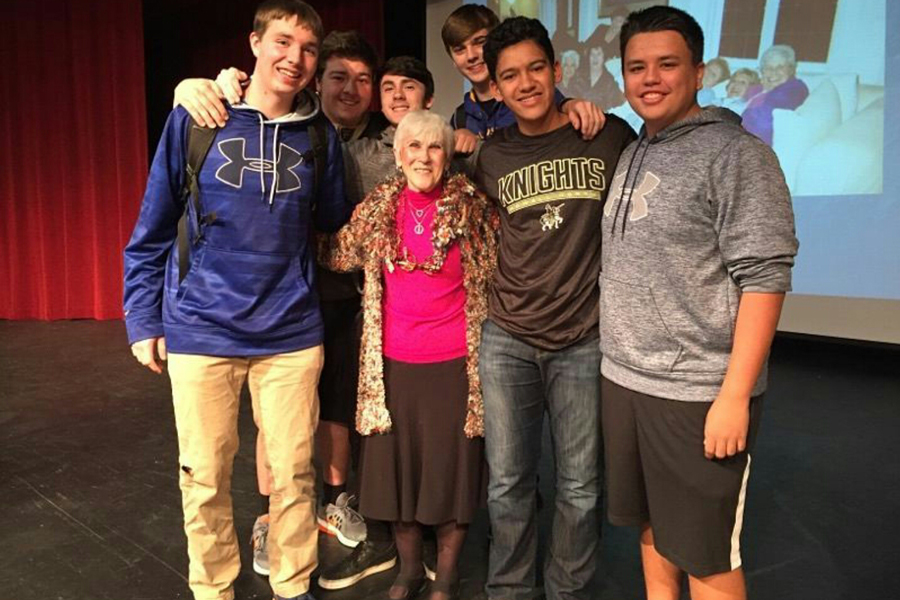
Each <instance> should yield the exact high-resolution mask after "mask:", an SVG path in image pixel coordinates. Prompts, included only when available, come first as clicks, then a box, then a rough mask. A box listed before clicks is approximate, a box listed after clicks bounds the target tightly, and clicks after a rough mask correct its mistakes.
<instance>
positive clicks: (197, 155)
mask: <svg viewBox="0 0 900 600" xmlns="http://www.w3.org/2000/svg"><path fill="white" fill-rule="evenodd" d="M217 132H218V129H215V128H210V127H200V126H199V125H197V123H196V122H195V121H191V129H190V131H189V132H188V141H187V163H186V164H185V176H184V188H182V190H181V194H182V198H184V200H185V206H184V214H182V215H181V219H179V221H178V283H181V282H182V280H184V277H185V275H187V272H188V269H189V268H190V247H191V246H192V245H193V244H194V243H195V242H196V240H193V239H191V237H192V236H191V231H190V229H191V227H190V213H191V211H190V205H192V206H193V207H194V215H195V216H196V219H197V221H196V227H195V230H196V232H197V239H199V237H200V224H201V222H202V219H203V217H202V215H203V210H202V205H201V203H200V185H199V183H198V181H199V177H200V168H201V167H202V166H203V161H204V160H206V155H207V154H209V149H210V148H211V147H212V143H213V140H214V139H215V138H216V133H217ZM189 204H190V205H189ZM213 218H215V217H214V216H213Z"/></svg>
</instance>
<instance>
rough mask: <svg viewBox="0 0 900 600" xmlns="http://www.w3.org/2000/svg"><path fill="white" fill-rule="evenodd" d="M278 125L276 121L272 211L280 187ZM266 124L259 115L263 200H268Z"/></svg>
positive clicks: (273, 140) (273, 150)
mask: <svg viewBox="0 0 900 600" xmlns="http://www.w3.org/2000/svg"><path fill="white" fill-rule="evenodd" d="M278 127H279V124H278V123H275V132H274V133H273V134H272V185H271V187H269V203H268V204H269V211H270V212H271V211H272V205H273V204H274V202H275V189H276V188H277V187H278ZM265 131H266V125H265V121H264V120H263V117H262V115H259V153H260V157H259V162H260V168H259V189H260V192H261V193H262V198H263V202H265V200H266V141H265V139H266V138H265Z"/></svg>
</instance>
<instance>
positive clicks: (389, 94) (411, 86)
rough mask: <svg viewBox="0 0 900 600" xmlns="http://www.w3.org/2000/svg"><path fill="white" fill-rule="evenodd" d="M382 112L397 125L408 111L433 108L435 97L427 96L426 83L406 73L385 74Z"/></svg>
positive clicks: (381, 85) (382, 78)
mask: <svg viewBox="0 0 900 600" xmlns="http://www.w3.org/2000/svg"><path fill="white" fill-rule="evenodd" d="M379 87H380V90H381V112H382V113H383V114H384V116H385V117H386V118H387V120H388V121H389V122H390V123H391V125H397V124H398V123H400V119H402V118H403V117H404V116H406V113H408V112H410V111H413V110H424V109H428V108H431V105H432V103H433V102H434V98H427V99H426V98H425V93H426V90H425V84H424V83H422V82H421V81H418V80H416V79H412V78H411V77H406V76H405V75H391V74H385V75H383V76H382V77H381V84H380V85H379Z"/></svg>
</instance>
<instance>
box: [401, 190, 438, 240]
mask: <svg viewBox="0 0 900 600" xmlns="http://www.w3.org/2000/svg"><path fill="white" fill-rule="evenodd" d="M406 206H407V208H409V213H410V214H411V215H412V218H413V221H414V222H415V224H416V225H415V226H414V227H413V233H415V234H416V235H422V234H423V233H425V225H424V221H425V215H427V214H428V211H429V210H430V209H431V207H432V206H434V202H430V203H429V204H428V206H426V207H424V208H416V207H415V206H413V204H412V202H410V201H409V198H407V199H406Z"/></svg>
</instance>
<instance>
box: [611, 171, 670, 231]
mask: <svg viewBox="0 0 900 600" xmlns="http://www.w3.org/2000/svg"><path fill="white" fill-rule="evenodd" d="M626 175H627V173H619V174H618V175H616V178H615V179H613V190H615V193H613V194H610V195H609V198H608V199H607V200H606V206H605V207H604V208H603V214H604V216H606V217H611V216H612V207H613V205H614V204H615V203H616V202H618V201H619V200H620V199H621V198H622V196H623V195H626V194H628V195H629V196H630V200H631V215H629V217H628V220H629V221H640V220H641V219H643V218H644V217H646V216H647V215H648V214H649V211H648V205H647V196H649V195H650V194H652V193H653V190H655V189H656V188H657V186H658V185H659V181H660V180H659V177H657V176H656V175H654V174H653V173H651V172H650V171H646V172H645V173H644V179H643V180H642V181H641V185H639V186H638V187H637V188H636V189H632V188H627V189H626V188H625V187H624V186H625V177H626Z"/></svg>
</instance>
